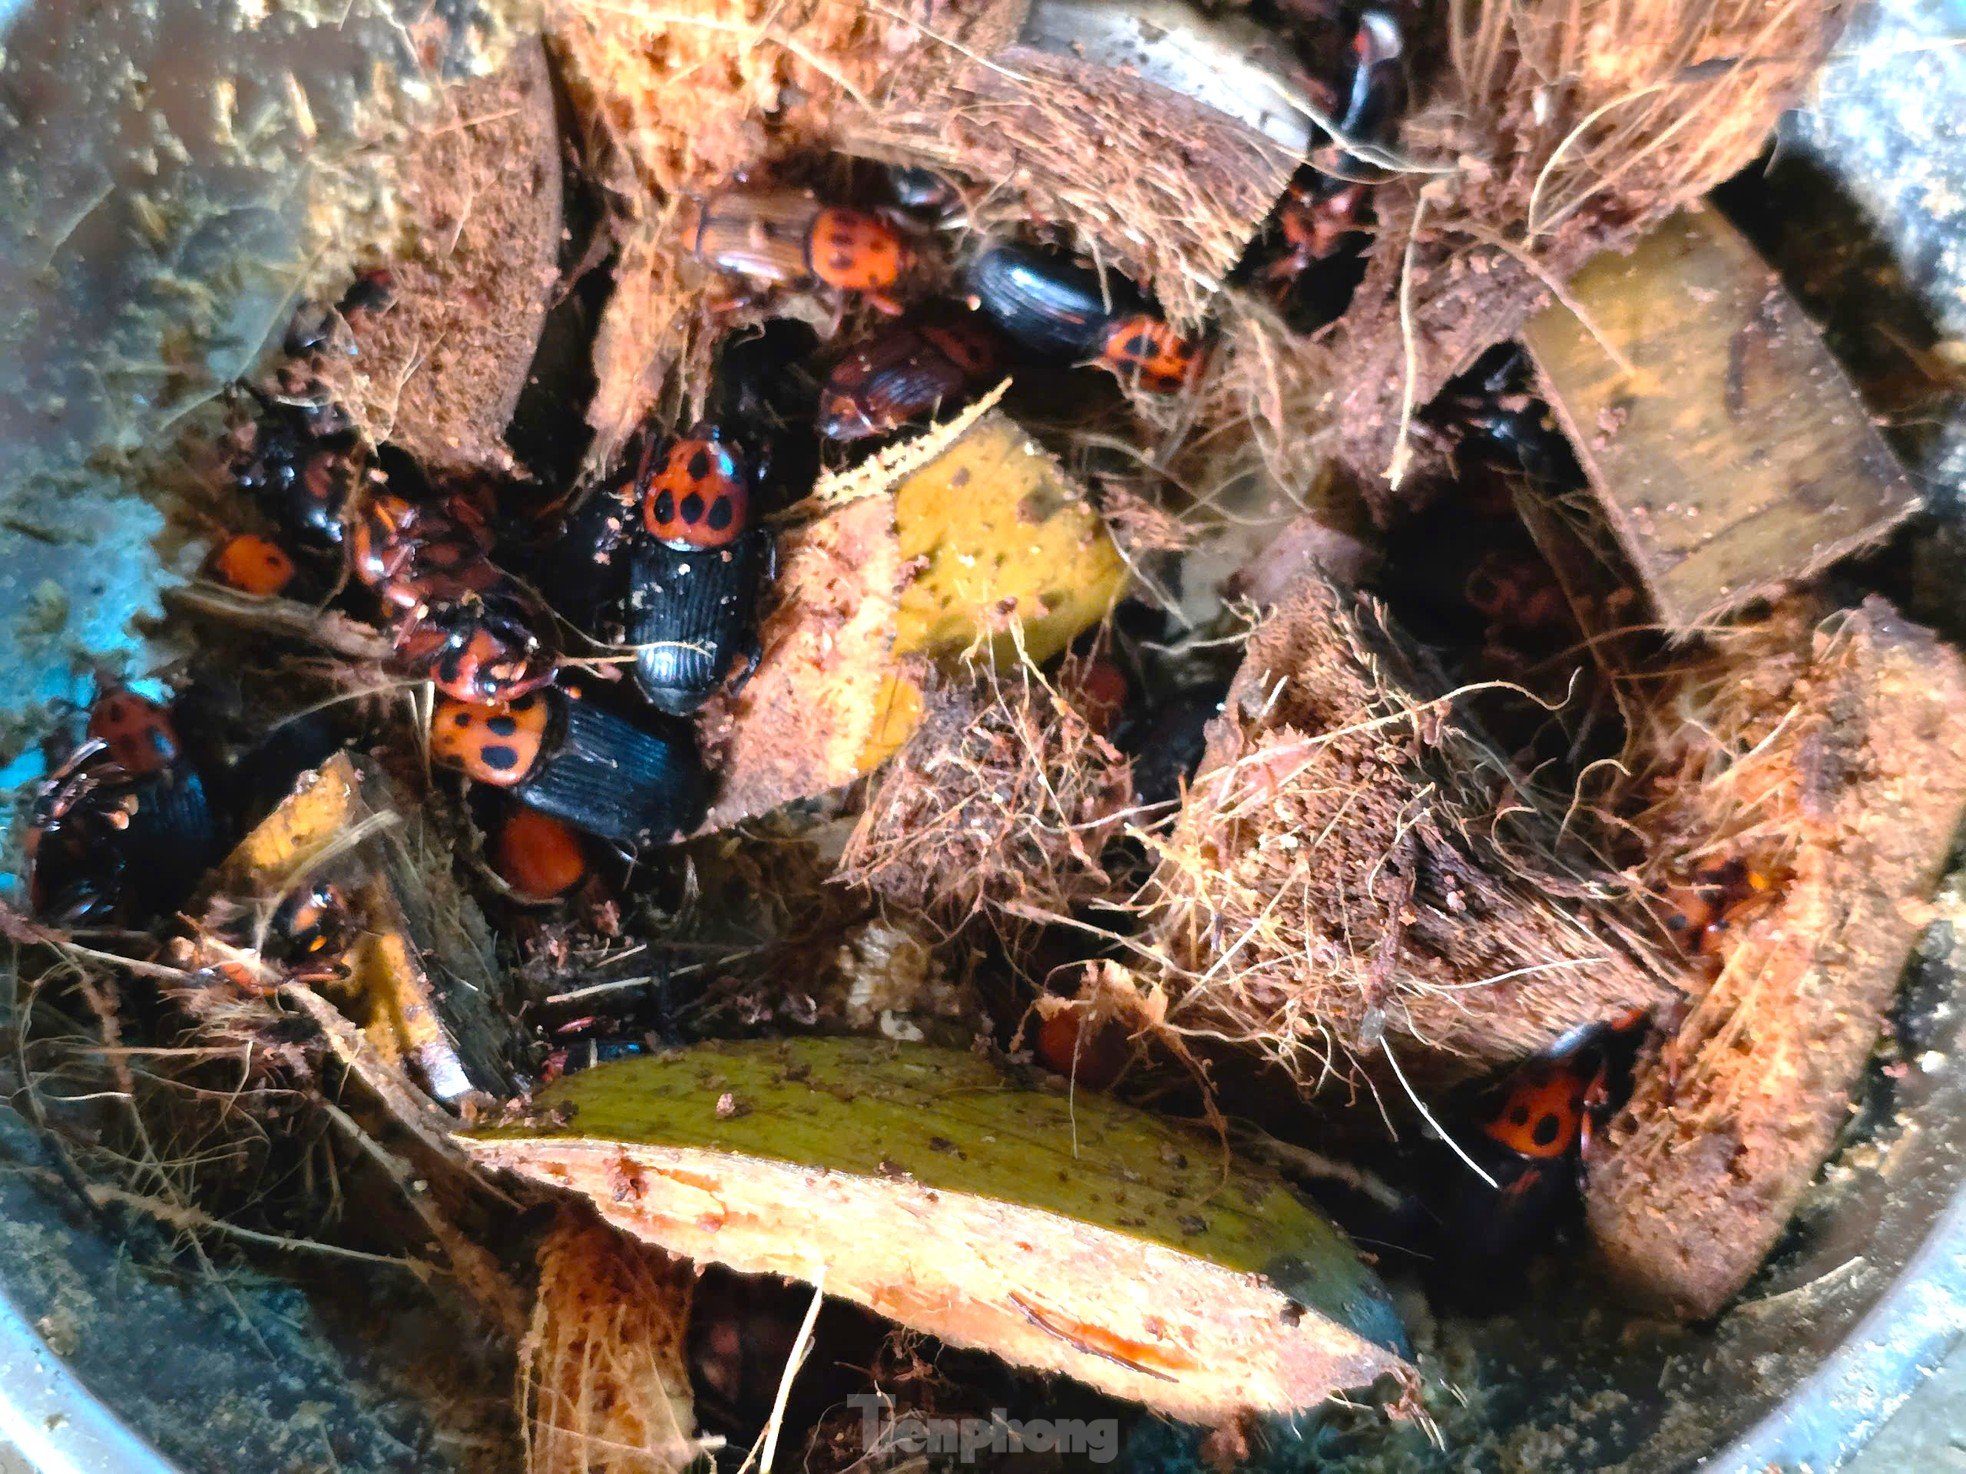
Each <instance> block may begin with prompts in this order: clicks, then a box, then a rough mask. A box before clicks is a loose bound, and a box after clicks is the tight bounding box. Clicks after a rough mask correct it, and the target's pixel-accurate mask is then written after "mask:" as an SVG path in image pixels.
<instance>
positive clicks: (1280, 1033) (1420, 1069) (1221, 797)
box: [1149, 576, 1676, 1089]
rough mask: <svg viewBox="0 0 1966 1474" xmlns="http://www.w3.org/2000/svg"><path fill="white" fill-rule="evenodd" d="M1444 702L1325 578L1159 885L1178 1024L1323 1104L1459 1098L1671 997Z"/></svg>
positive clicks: (1214, 733) (1375, 614)
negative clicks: (1281, 1074)
mask: <svg viewBox="0 0 1966 1474" xmlns="http://www.w3.org/2000/svg"><path fill="white" fill-rule="evenodd" d="M1443 687H1444V683H1443V682H1440V681H1437V680H1435V679H1432V678H1430V677H1429V676H1428V675H1427V674H1426V673H1425V672H1423V671H1422V670H1421V669H1419V668H1418V666H1417V663H1416V662H1415V661H1414V660H1412V659H1411V658H1410V657H1409V656H1408V655H1407V654H1406V653H1405V652H1404V651H1403V649H1402V647H1401V645H1400V642H1399V639H1398V636H1397V635H1396V633H1395V632H1394V631H1393V630H1392V628H1391V627H1390V626H1389V624H1388V623H1387V620H1386V617H1385V615H1384V612H1383V611H1382V610H1381V609H1380V608H1379V607H1378V606H1377V605H1375V604H1374V603H1372V602H1371V601H1369V600H1367V599H1364V598H1361V597H1358V596H1347V595H1341V594H1340V593H1338V592H1337V591H1336V590H1335V589H1333V588H1332V587H1331V586H1330V585H1329V584H1327V583H1325V582H1324V581H1323V580H1322V579H1321V578H1318V577H1316V576H1308V577H1307V578H1306V579H1305V580H1304V582H1303V583H1302V584H1301V585H1300V587H1299V589H1298V591H1297V592H1296V594H1295V595H1294V596H1293V597H1292V598H1291V599H1290V600H1289V601H1288V602H1287V603H1285V604H1284V605H1283V606H1282V607H1281V608H1280V609H1278V611H1277V612H1276V613H1275V614H1273V615H1272V616H1271V617H1270V618H1269V619H1268V620H1267V621H1266V622H1265V623H1264V624H1263V625H1261V626H1260V627H1259V628H1258V629H1257V630H1256V632H1255V634H1254V635H1253V636H1252V637H1251V639H1250V642H1249V650H1248V654H1247V657H1246V658H1245V660H1244V662H1243V666H1242V669H1241V670H1240V671H1239V672H1238V673H1237V676H1236V679H1235V681H1234V682H1233V683H1232V685H1231V686H1230V690H1229V696H1228V700H1227V703H1226V705H1225V707H1224V712H1223V715H1222V716H1221V717H1220V718H1218V719H1217V721H1216V722H1215V723H1214V724H1213V725H1212V727H1211V728H1210V731H1209V741H1208V749H1207V754H1206V756H1205V757H1204V759H1203V762H1202V766H1201V769H1200V771H1199V773H1198V775H1197V777H1196V779H1195V782H1194V786H1193V788H1192V789H1191V790H1190V791H1189V793H1188V794H1187V796H1186V797H1185V799H1184V801H1183V803H1182V806H1181V810H1180V813H1179V815H1178V816H1177V819H1176V822H1175V826H1174V829H1173V831H1172V833H1171V834H1170V836H1169V837H1168V838H1167V839H1166V840H1165V841H1164V843H1163V845H1162V855H1161V859H1160V863H1159V866H1158V869H1157V872H1156V874H1155V876H1154V878H1153V880H1152V882H1151V884H1150V886H1149V901H1150V924H1151V927H1152V933H1153V936H1154V939H1155V940H1156V941H1157V942H1158V944H1159V946H1160V948H1161V949H1162V951H1163V952H1164V953H1165V956H1166V958H1167V960H1168V962H1169V964H1170V973H1171V977H1170V980H1169V983H1168V991H1169V993H1170V994H1171V995H1172V996H1174V998H1175V1000H1176V1001H1175V1004H1174V1007H1173V1009H1172V1010H1171V1011H1170V1014H1169V1023H1170V1025H1171V1026H1173V1027H1174V1028H1176V1029H1186V1030H1190V1031H1194V1032H1200V1033H1206V1034H1209V1035H1212V1036H1215V1037H1219V1038H1226V1039H1227V1040H1229V1041H1231V1042H1234V1043H1239V1044H1244V1045H1247V1046H1250V1047H1252V1048H1254V1049H1256V1050H1257V1051H1258V1052H1260V1053H1261V1054H1263V1055H1265V1056H1268V1057H1270V1058H1272V1059H1273V1060H1275V1061H1276V1062H1277V1063H1279V1064H1281V1065H1282V1066H1283V1067H1284V1068H1285V1069H1286V1070H1288V1071H1289V1072H1290V1074H1291V1075H1292V1076H1293V1077H1294V1078H1295V1079H1296V1080H1297V1081H1298V1082H1299V1083H1300V1085H1302V1086H1304V1087H1305V1088H1307V1089H1309V1088H1312V1087H1314V1086H1316V1085H1317V1084H1318V1083H1319V1082H1320V1081H1321V1080H1323V1079H1324V1078H1326V1077H1327V1076H1341V1077H1343V1076H1350V1075H1351V1074H1352V1073H1353V1071H1354V1069H1355V1068H1360V1067H1362V1068H1365V1069H1368V1070H1369V1069H1370V1068H1371V1067H1373V1066H1374V1065H1375V1063H1376V1064H1377V1065H1381V1066H1383V1065H1384V1064H1385V1063H1386V1062H1387V1061H1386V1056H1391V1059H1392V1062H1393V1064H1394V1065H1395V1066H1396V1067H1397V1068H1398V1069H1399V1070H1400V1071H1401V1072H1402V1073H1403V1074H1404V1075H1406V1076H1407V1077H1409V1078H1415V1077H1425V1078H1426V1079H1428V1080H1429V1081H1430V1082H1433V1083H1447V1082H1449V1081H1451V1080H1453V1079H1456V1078H1460V1077H1462V1076H1465V1075H1468V1074H1472V1073H1478V1072H1483V1071H1486V1070H1489V1069H1492V1068H1494V1067H1496V1066H1499V1065H1503V1064H1506V1063H1508V1062H1511V1061H1515V1060H1519V1059H1521V1058H1523V1057H1524V1056H1526V1055H1529V1054H1533V1053H1535V1052H1536V1051H1538V1050H1540V1049H1542V1048H1544V1047H1546V1046H1547V1045H1549V1044H1550V1043H1551V1042H1552V1041H1554V1040H1555V1039H1556V1038H1557V1037H1559V1036H1560V1035H1562V1034H1563V1033H1565V1032H1566V1031H1568V1030H1570V1029H1572V1028H1575V1027H1577V1026H1578V1025H1581V1024H1586V1023H1590V1022H1593V1021H1596V1020H1600V1019H1604V1018H1606V1017H1608V1016H1611V1015H1613V1014H1616V1013H1618V1012H1619V1011H1621V1010H1623V1009H1627V1008H1634V1007H1640V1008H1649V1007H1654V1006H1657V1005H1659V1004H1661V1003H1663V1002H1665V1001H1666V1000H1668V999H1670V998H1672V997H1674V996H1676V994H1675V993H1674V990H1673V988H1672V986H1671V983H1670V981H1669V978H1670V975H1671V973H1672V971H1673V969H1672V968H1671V966H1670V965H1669V964H1668V963H1664V962H1661V961H1660V960H1659V959H1658V958H1656V957H1655V956H1654V955H1653V954H1652V953H1651V951H1650V949H1649V948H1648V947H1647V945H1646V943H1645V940H1644V937H1643V935H1642V923H1643V918H1642V917H1641V916H1639V915H1637V914H1633V915H1631V916H1626V915H1625V914H1622V910H1621V907H1620V905H1619V904H1618V901H1619V898H1620V896H1621V895H1623V894H1624V893H1625V889H1626V888H1625V887H1624V886H1623V885H1622V884H1621V882H1620V878H1619V877H1617V876H1615V875H1613V874H1611V873H1610V872H1609V871H1608V870H1607V869H1605V868H1603V867H1600V866H1597V865H1595V864H1594V863H1593V862H1592V861H1591V858H1590V857H1589V856H1588V855H1587V854H1583V853H1581V851H1580V849H1578V848H1565V847H1562V846H1560V845H1559V842H1558V841H1559V822H1558V819H1557V818H1555V817H1552V816H1550V815H1549V814H1547V813H1546V812H1544V811H1543V810H1542V809H1541V808H1539V807H1538V804H1537V802H1536V800H1535V798H1534V796H1533V795H1531V794H1530V793H1529V792H1527V791H1526V789H1525V788H1524V786H1523V785H1522V784H1521V783H1520V782H1518V781H1517V779H1516V777H1515V775H1514V774H1513V773H1512V772H1511V771H1510V770H1509V769H1508V768H1507V767H1506V766H1505V765H1504V764H1503V763H1502V761H1501V760H1500V759H1499V758H1498V757H1496V756H1495V755H1494V754H1493V753H1492V752H1491V751H1490V750H1489V749H1488V748H1487V747H1486V746H1485V745H1484V744H1483V742H1482V740H1481V738H1480V736H1479V734H1477V733H1475V732H1474V731H1472V730H1469V729H1467V728H1465V727H1463V726H1461V725H1459V724H1458V723H1457V721H1456V714H1455V709H1454V704H1453V701H1452V699H1451V696H1450V695H1449V693H1447V692H1446V691H1445V690H1444V689H1443ZM1381 1073H1383V1071H1382V1072H1381Z"/></svg>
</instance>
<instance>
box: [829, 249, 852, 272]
mask: <svg viewBox="0 0 1966 1474" xmlns="http://www.w3.org/2000/svg"><path fill="white" fill-rule="evenodd" d="M826 264H827V265H829V266H831V267H832V268H833V270H835V271H851V270H853V253H852V252H851V251H836V252H835V253H834V254H833V259H832V260H831V261H829V262H827V263H826Z"/></svg>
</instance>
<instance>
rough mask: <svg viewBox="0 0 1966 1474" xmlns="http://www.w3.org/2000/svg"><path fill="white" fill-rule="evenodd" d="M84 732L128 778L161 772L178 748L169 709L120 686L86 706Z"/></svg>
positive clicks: (175, 758) (169, 762)
mask: <svg viewBox="0 0 1966 1474" xmlns="http://www.w3.org/2000/svg"><path fill="white" fill-rule="evenodd" d="M88 735H89V736H90V737H92V738H94V739H96V740H97V741H99V742H101V743H102V744H103V745H104V746H105V747H107V748H108V749H109V755H110V757H111V758H112V759H114V761H115V763H116V765H117V766H118V767H120V768H121V769H122V770H123V771H124V772H126V773H128V774H129V775H130V776H131V777H132V778H147V777H149V776H150V775H151V774H153V773H161V772H163V771H164V769H166V768H168V767H169V766H170V765H171V764H172V763H174V762H176V761H177V759H178V754H179V751H180V749H179V747H178V740H177V729H176V728H174V727H173V726H172V725H171V718H170V715H169V713H167V712H166V711H165V710H164V708H163V707H161V706H159V705H158V704H157V703H156V702H154V701H146V700H145V699H144V698H143V697H141V696H139V695H137V694H136V692H134V691H128V690H125V689H123V688H122V687H120V686H119V687H116V688H114V689H112V690H109V691H106V692H104V693H103V695H102V696H101V698H100V699H98V700H97V702H96V704H95V706H94V707H93V708H91V709H90V712H89V729H88Z"/></svg>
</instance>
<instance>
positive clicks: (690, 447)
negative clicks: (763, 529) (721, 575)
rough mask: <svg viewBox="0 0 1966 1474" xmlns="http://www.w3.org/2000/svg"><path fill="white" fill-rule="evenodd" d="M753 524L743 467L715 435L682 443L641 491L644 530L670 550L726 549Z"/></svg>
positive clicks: (697, 435)
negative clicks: (677, 548) (666, 544)
mask: <svg viewBox="0 0 1966 1474" xmlns="http://www.w3.org/2000/svg"><path fill="white" fill-rule="evenodd" d="M750 520H751V496H750V486H749V483H748V482H747V480H746V479H745V473H744V463H743V462H742V461H740V460H739V459H738V457H737V453H736V452H735V451H733V450H732V449H731V448H730V447H729V446H728V445H726V444H724V442H723V440H722V439H721V438H720V437H719V436H718V435H717V432H716V431H715V430H701V429H699V430H696V431H692V432H691V433H690V434H689V435H687V436H685V437H684V438H683V439H681V440H678V441H677V442H676V443H675V444H674V445H673V446H671V447H670V449H669V454H668V455H667V456H665V457H664V458H663V460H662V464H661V465H660V466H658V467H657V468H656V471H655V474H654V475H653V476H651V477H650V478H649V480H648V484H647V485H646V486H645V487H644V488H643V489H642V525H643V526H645V527H646V528H648V530H649V533H650V535H651V536H653V537H655V538H657V539H659V540H660V541H662V542H665V543H668V544H669V545H670V546H672V547H683V548H721V547H727V546H729V545H730V544H731V543H734V542H736V541H737V539H738V537H739V536H740V535H741V534H742V533H743V532H744V530H745V528H746V527H747V526H749V525H750Z"/></svg>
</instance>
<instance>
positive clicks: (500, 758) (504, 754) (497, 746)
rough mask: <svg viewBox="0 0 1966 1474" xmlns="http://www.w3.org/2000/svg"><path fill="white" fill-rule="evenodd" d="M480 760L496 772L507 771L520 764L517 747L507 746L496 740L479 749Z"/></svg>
mask: <svg viewBox="0 0 1966 1474" xmlns="http://www.w3.org/2000/svg"><path fill="white" fill-rule="evenodd" d="M478 761H479V762H481V763H483V764H484V765H485V766H486V767H488V768H490V769H491V770H492V771H493V772H494V773H506V772H510V771H511V770H512V769H513V768H516V767H518V766H519V753H518V749H517V748H512V747H507V746H506V745H505V744H504V743H502V742H494V743H493V744H492V745H491V746H489V747H486V748H483V749H481V750H480V751H479V753H478Z"/></svg>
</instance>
